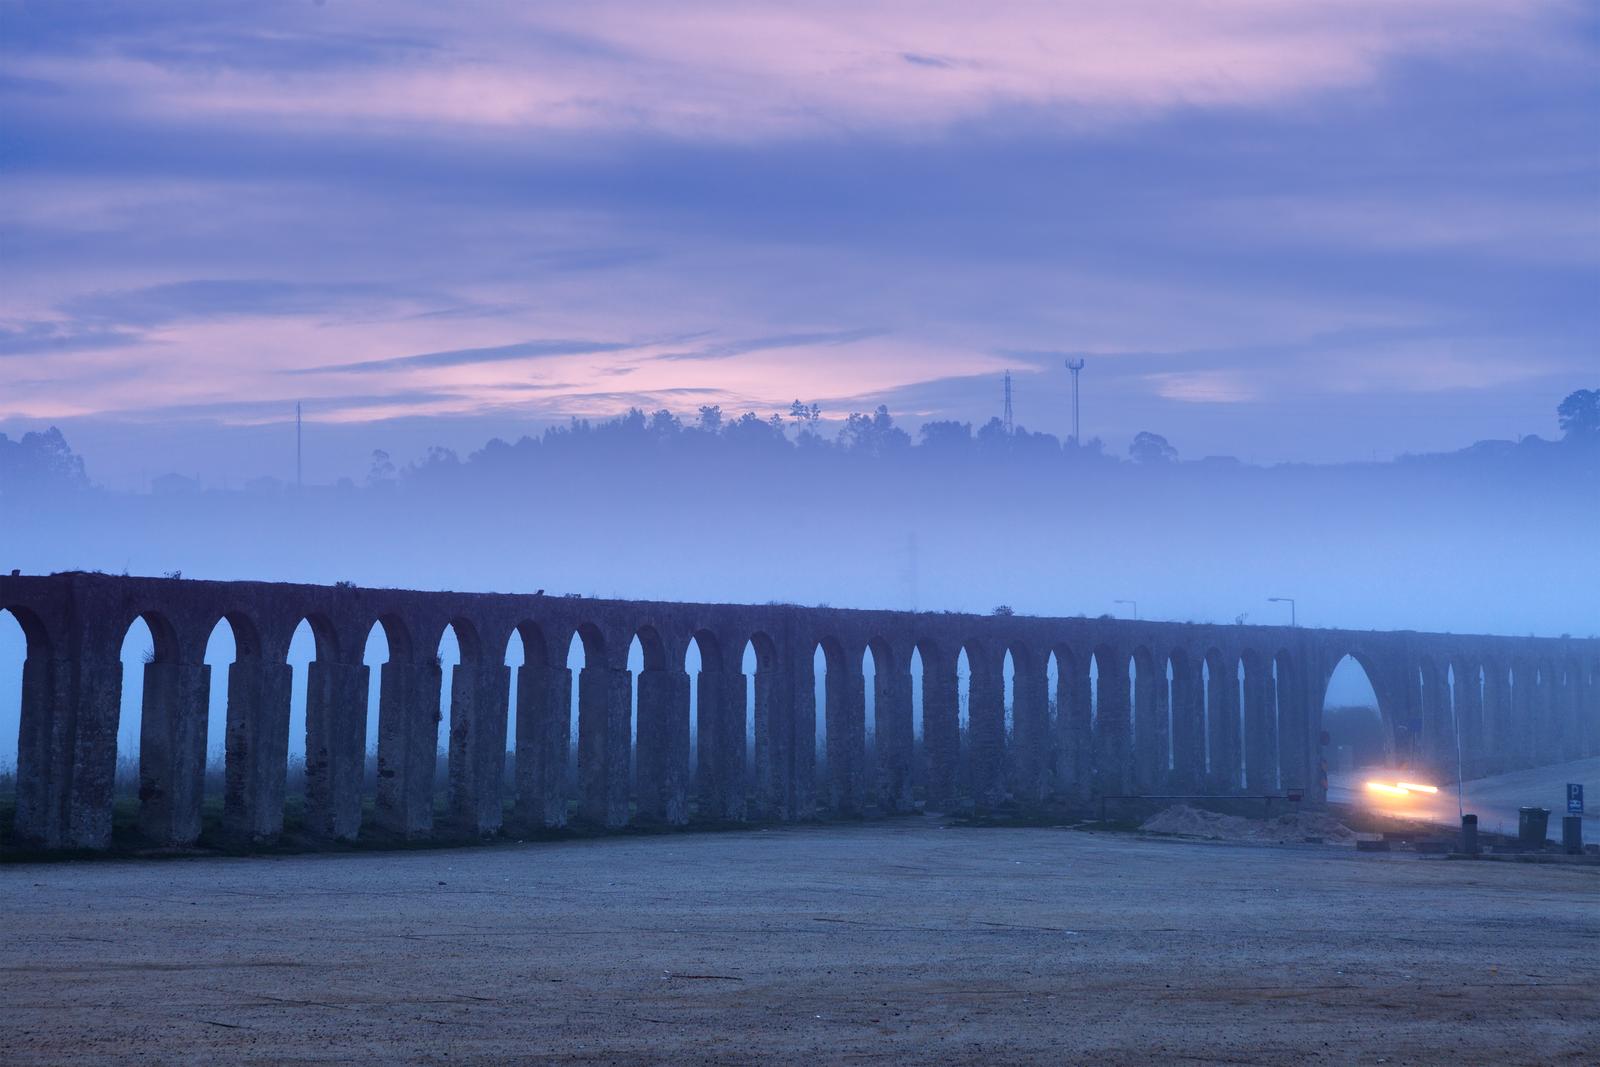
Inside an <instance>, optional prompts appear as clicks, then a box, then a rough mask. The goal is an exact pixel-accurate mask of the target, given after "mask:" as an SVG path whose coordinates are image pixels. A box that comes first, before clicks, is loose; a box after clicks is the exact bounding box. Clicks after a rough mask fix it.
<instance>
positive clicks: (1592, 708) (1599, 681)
mask: <svg viewBox="0 0 1600 1067" xmlns="http://www.w3.org/2000/svg"><path fill="white" fill-rule="evenodd" d="M1578 670H1579V674H1578V678H1579V682H1578V700H1579V704H1578V721H1579V723H1580V724H1581V727H1582V731H1583V754H1584V756H1585V757H1589V756H1594V755H1600V671H1597V670H1596V668H1595V666H1594V665H1592V664H1587V665H1580V666H1579V668H1578Z"/></svg>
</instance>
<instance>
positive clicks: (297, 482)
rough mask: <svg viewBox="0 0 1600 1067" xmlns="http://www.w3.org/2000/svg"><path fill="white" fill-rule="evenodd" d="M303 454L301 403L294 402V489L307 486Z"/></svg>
mask: <svg viewBox="0 0 1600 1067" xmlns="http://www.w3.org/2000/svg"><path fill="white" fill-rule="evenodd" d="M301 457H302V453H301V450H300V401H298V400H296V401H295V402H294V487H295V488H296V489H300V488H303V487H304V485H305V481H304V478H303V477H302V468H301Z"/></svg>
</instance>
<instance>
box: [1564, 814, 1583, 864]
mask: <svg viewBox="0 0 1600 1067" xmlns="http://www.w3.org/2000/svg"><path fill="white" fill-rule="evenodd" d="M1561 847H1562V849H1563V850H1564V851H1565V852H1566V853H1567V855H1569V856H1577V855H1581V854H1582V852H1583V816H1582V815H1563V816H1562V817H1561Z"/></svg>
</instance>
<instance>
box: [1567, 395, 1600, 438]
mask: <svg viewBox="0 0 1600 1067" xmlns="http://www.w3.org/2000/svg"><path fill="white" fill-rule="evenodd" d="M1556 418H1557V420H1559V422H1560V424H1561V433H1562V435H1563V436H1564V437H1566V438H1567V439H1568V440H1574V441H1577V440H1582V441H1594V440H1600V389H1579V390H1578V391H1577V392H1575V393H1569V394H1568V395H1567V398H1566V399H1565V400H1563V401H1562V402H1561V404H1560V405H1559V406H1558V407H1557V408H1556Z"/></svg>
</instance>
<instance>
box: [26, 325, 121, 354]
mask: <svg viewBox="0 0 1600 1067" xmlns="http://www.w3.org/2000/svg"><path fill="white" fill-rule="evenodd" d="M141 340H143V337H142V335H141V334H138V333H135V332H133V331H130V330H123V329H116V328H105V327H92V326H91V327H85V326H83V325H81V324H78V323H71V322H21V323H0V356H38V355H49V354H51V353H55V352H92V351H95V350H97V349H105V348H122V347H125V346H127V345H132V344H138V343H139V342H140V341H141Z"/></svg>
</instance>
